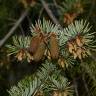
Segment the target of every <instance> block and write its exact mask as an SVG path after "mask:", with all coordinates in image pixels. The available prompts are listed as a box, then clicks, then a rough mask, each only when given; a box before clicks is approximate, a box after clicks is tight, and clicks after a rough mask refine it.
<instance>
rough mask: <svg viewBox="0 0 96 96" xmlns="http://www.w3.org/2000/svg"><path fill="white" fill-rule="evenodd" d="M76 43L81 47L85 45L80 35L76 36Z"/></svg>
mask: <svg viewBox="0 0 96 96" xmlns="http://www.w3.org/2000/svg"><path fill="white" fill-rule="evenodd" d="M76 44H77V45H78V46H79V47H82V46H83V42H82V40H81V38H80V37H79V36H76Z"/></svg>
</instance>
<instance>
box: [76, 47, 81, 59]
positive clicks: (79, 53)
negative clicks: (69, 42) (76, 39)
mask: <svg viewBox="0 0 96 96" xmlns="http://www.w3.org/2000/svg"><path fill="white" fill-rule="evenodd" d="M77 56H78V58H79V59H80V60H81V59H82V48H78V49H77Z"/></svg>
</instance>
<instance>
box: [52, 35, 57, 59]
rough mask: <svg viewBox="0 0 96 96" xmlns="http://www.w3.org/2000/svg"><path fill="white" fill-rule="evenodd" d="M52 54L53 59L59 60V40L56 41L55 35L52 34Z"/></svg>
mask: <svg viewBox="0 0 96 96" xmlns="http://www.w3.org/2000/svg"><path fill="white" fill-rule="evenodd" d="M50 52H51V57H52V59H58V56H59V45H58V40H57V39H56V35H55V34H52V35H51V36H50Z"/></svg>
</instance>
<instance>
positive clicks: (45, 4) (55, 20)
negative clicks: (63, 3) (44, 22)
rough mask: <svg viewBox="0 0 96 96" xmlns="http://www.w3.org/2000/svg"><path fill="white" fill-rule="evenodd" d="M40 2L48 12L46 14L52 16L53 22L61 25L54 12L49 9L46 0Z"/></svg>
mask: <svg viewBox="0 0 96 96" xmlns="http://www.w3.org/2000/svg"><path fill="white" fill-rule="evenodd" d="M40 1H41V3H42V5H43V7H44V9H45V10H46V12H47V13H48V15H49V16H50V18H51V20H52V21H53V23H54V24H58V25H60V23H59V22H58V20H57V19H56V18H55V16H54V15H53V13H52V11H51V10H50V9H49V7H48V4H47V3H46V2H45V1H44V0H40Z"/></svg>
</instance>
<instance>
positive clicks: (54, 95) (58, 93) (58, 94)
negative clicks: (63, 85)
mask: <svg viewBox="0 0 96 96" xmlns="http://www.w3.org/2000/svg"><path fill="white" fill-rule="evenodd" d="M52 96H62V94H61V92H59V91H57V90H56V91H53V95H52Z"/></svg>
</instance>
